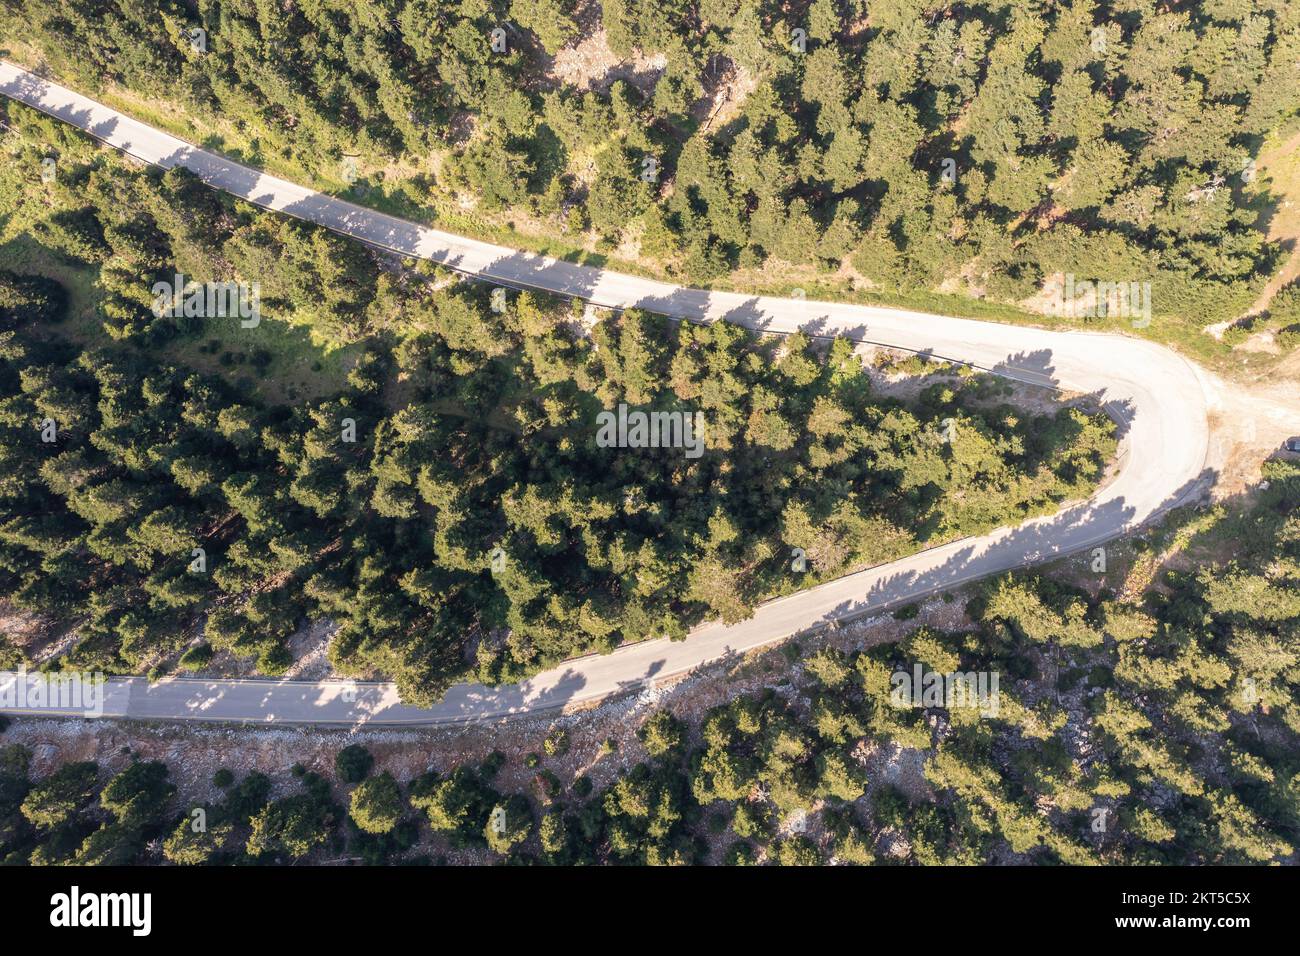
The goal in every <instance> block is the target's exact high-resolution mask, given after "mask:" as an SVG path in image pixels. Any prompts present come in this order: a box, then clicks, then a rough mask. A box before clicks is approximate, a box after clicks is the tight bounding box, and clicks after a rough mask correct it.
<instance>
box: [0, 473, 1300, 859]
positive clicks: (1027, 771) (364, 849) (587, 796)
mask: <svg viewBox="0 0 1300 956" xmlns="http://www.w3.org/2000/svg"><path fill="white" fill-rule="evenodd" d="M1265 474H1266V477H1267V479H1268V481H1269V483H1270V487H1269V489H1268V490H1267V491H1266V492H1264V493H1263V494H1261V495H1260V497H1259V499H1258V500H1257V501H1256V502H1255V503H1254V504H1252V505H1251V506H1249V507H1247V508H1245V509H1244V510H1243V509H1236V508H1225V507H1222V506H1220V507H1217V508H1215V509H1212V510H1209V511H1197V510H1195V509H1185V510H1184V511H1182V512H1180V513H1178V514H1176V515H1175V517H1174V518H1172V519H1171V520H1170V521H1169V522H1168V523H1167V524H1166V526H1165V527H1164V528H1162V529H1161V530H1160V531H1158V532H1156V533H1155V534H1154V535H1153V536H1152V537H1151V539H1150V540H1149V541H1148V545H1147V546H1148V548H1149V549H1151V550H1149V551H1147V552H1141V553H1140V555H1139V556H1140V557H1141V555H1142V554H1146V555H1148V556H1152V557H1154V556H1155V553H1158V552H1159V551H1162V550H1165V549H1168V550H1169V551H1170V552H1180V551H1184V550H1186V551H1187V553H1188V554H1189V555H1192V556H1196V557H1197V559H1198V560H1203V559H1204V556H1205V554H1207V553H1219V554H1220V555H1222V559H1221V560H1219V561H1214V562H1205V563H1203V564H1202V565H1201V569H1200V570H1172V569H1166V570H1164V571H1161V572H1160V573H1159V575H1158V576H1157V579H1156V580H1154V581H1153V582H1152V586H1151V587H1150V588H1149V590H1147V591H1146V593H1145V594H1139V595H1138V596H1137V597H1136V599H1131V600H1125V599H1120V598H1118V597H1117V596H1116V595H1114V594H1113V593H1111V592H1109V591H1107V590H1105V589H1102V590H1100V591H1093V590H1085V589H1082V588H1080V587H1078V586H1077V585H1076V584H1073V583H1071V582H1070V581H1069V580H1068V579H1067V577H1066V576H1065V575H1064V574H1057V575H1056V576H1044V575H1016V576H1010V577H1005V578H1001V579H997V580H993V581H990V582H987V583H986V584H984V585H982V586H981V587H980V588H979V589H978V590H977V592H976V593H975V594H974V596H973V598H972V600H971V601H970V603H969V604H968V606H967V608H966V611H967V614H968V615H969V619H970V621H971V627H970V628H968V629H963V630H960V631H954V632H943V631H936V630H934V629H932V628H924V627H923V628H916V629H914V630H912V631H911V632H910V633H908V634H907V635H906V636H905V637H904V639H903V640H902V641H901V642H899V643H896V644H883V645H877V646H875V647H873V648H870V649H868V650H854V649H849V650H847V651H845V650H840V649H837V648H835V647H825V646H823V647H821V648H820V649H816V650H814V649H812V648H809V649H805V650H800V649H799V648H797V647H796V648H794V650H793V652H790V648H784V649H782V650H773V651H770V652H769V654H768V657H769V660H768V661H767V662H766V663H764V662H762V661H760V662H759V663H758V664H756V665H754V666H760V667H762V666H766V667H767V668H768V669H769V670H770V671H771V674H772V676H770V677H769V678H768V680H769V681H770V682H771V684H772V686H771V689H769V690H766V691H762V692H759V693H750V694H744V695H741V696H738V697H736V698H734V699H732V700H731V701H730V702H728V703H726V704H723V705H720V706H717V707H714V708H712V709H710V710H708V711H707V712H705V713H704V714H703V715H702V716H700V717H699V718H691V717H686V718H682V717H679V716H677V715H675V714H674V713H673V712H672V710H671V708H666V709H660V710H653V709H652V710H650V711H649V712H646V713H643V714H642V715H640V716H639V717H638V718H637V721H636V722H637V723H638V724H639V726H638V728H637V730H636V732H635V735H634V737H633V739H632V740H631V741H630V742H628V743H626V744H624V746H623V748H622V750H615V749H613V748H612V746H611V743H610V742H605V743H604V744H602V745H601V746H600V747H599V749H596V748H595V747H594V746H593V745H586V746H588V748H589V750H590V751H593V752H587V753H585V754H580V755H578V760H577V761H576V766H578V767H590V766H591V765H593V764H595V765H597V766H599V765H600V764H601V763H602V762H604V761H610V762H616V763H617V765H618V766H619V767H620V769H619V770H618V772H617V773H616V774H614V775H613V778H612V779H611V780H610V781H609V782H608V783H606V784H604V785H602V786H600V787H596V786H593V782H592V779H591V778H590V776H589V775H588V772H579V773H576V774H575V773H573V772H572V771H568V772H564V771H563V768H564V767H566V766H573V764H565V763H564V762H563V761H564V758H565V756H566V754H567V752H568V750H569V749H570V747H574V746H577V744H575V743H574V742H573V740H572V739H571V732H570V731H567V730H565V729H564V728H562V727H557V728H555V729H552V730H551V731H549V732H548V733H547V734H546V737H545V739H544V740H541V741H540V743H539V746H538V747H537V750H536V752H532V753H529V754H527V755H525V756H524V757H523V758H522V765H523V767H524V768H527V769H526V770H521V768H514V771H515V774H514V779H518V775H519V773H523V776H524V779H526V780H527V781H528V785H527V786H526V787H523V788H521V789H518V788H516V787H515V786H509V785H505V784H503V783H502V781H501V778H502V776H503V773H504V771H503V766H504V765H505V764H506V758H505V757H504V755H502V754H501V753H493V754H489V755H488V756H487V757H486V759H484V760H482V761H481V762H473V761H471V762H469V763H464V762H458V763H457V764H456V765H448V764H447V763H446V761H445V760H443V759H441V758H439V759H438V764H439V767H440V768H441V769H437V770H435V769H430V770H428V771H427V772H425V773H421V774H419V775H417V776H414V777H412V778H411V779H407V780H398V779H395V778H394V776H393V774H392V773H391V772H390V771H388V770H386V769H381V768H379V767H377V766H375V765H374V764H375V761H374V759H373V758H372V756H371V755H370V753H369V752H368V751H367V750H366V748H365V747H364V746H360V745H356V744H352V745H349V746H346V747H344V748H343V749H342V750H340V751H339V753H338V755H337V760H336V761H335V766H334V767H333V768H331V769H329V770H327V771H326V772H325V773H321V772H316V771H309V770H306V769H305V768H303V767H301V766H299V767H295V768H294V770H293V774H292V777H293V778H296V780H295V779H289V780H287V781H284V782H283V783H282V785H281V786H280V787H279V788H278V789H277V790H276V792H275V793H273V792H272V790H273V788H272V782H271V780H270V779H268V778H267V777H266V775H265V774H262V773H260V772H258V771H253V772H251V773H247V774H245V775H244V776H243V777H242V778H241V779H239V780H238V781H237V780H236V778H235V775H234V774H232V773H231V772H230V771H228V770H222V771H220V772H219V773H218V774H217V778H216V781H215V782H216V784H217V792H218V794H219V796H218V798H216V799H204V800H199V799H196V798H194V797H193V795H190V794H184V793H177V792H176V787H174V786H173V785H172V784H171V783H169V775H168V767H167V766H166V764H164V763H161V762H158V761H152V760H146V759H137V758H132V759H131V761H130V762H129V763H128V764H127V766H126V768H125V769H123V770H121V771H119V772H116V773H113V774H109V773H106V772H105V771H104V770H103V769H102V768H99V767H97V766H96V765H95V764H93V763H87V762H74V763H67V764H64V765H62V766H60V767H57V768H56V769H54V770H53V771H51V772H48V773H46V774H43V775H41V776H40V778H39V779H31V778H32V776H33V775H32V774H30V773H29V765H30V761H31V754H30V752H29V751H28V750H27V748H25V747H24V746H23V745H21V744H8V745H6V746H4V747H0V857H2V858H3V859H4V861H5V862H10V863H21V862H26V861H28V860H30V861H31V862H34V863H53V862H75V863H106V862H116V863H122V862H154V863H161V862H170V863H175V864H201V863H232V862H264V863H274V862H279V863H291V862H295V861H300V860H315V861H322V860H327V859H328V860H338V859H340V858H342V859H344V860H349V861H352V862H368V863H380V862H396V861H407V862H440V861H445V862H457V861H462V862H463V861H483V860H485V859H486V860H496V861H510V862H544V863H551V864H575V863H586V864H598V863H637V864H689V863H704V862H710V863H730V864H745V863H778V864H783V865H808V864H821V863H838V864H891V863H892V864H906V863H911V864H929V865H933V864H979V863H1001V864H1007V863H1069V864H1090V863H1140V864H1148V865H1150V864H1177V863H1183V864H1252V863H1253V864H1260V863H1268V862H1285V861H1287V860H1290V859H1292V858H1293V856H1294V854H1295V851H1296V845H1297V840H1298V839H1300V836H1298V835H1297V834H1298V831H1300V759H1298V758H1297V753H1300V749H1298V748H1297V746H1296V739H1297V735H1298V734H1300V707H1298V706H1297V699H1300V698H1298V697H1297V691H1298V690H1300V686H1298V685H1300V666H1298V662H1300V655H1298V653H1297V642H1298V641H1300V632H1298V631H1297V622H1300V467H1297V465H1296V464H1295V463H1282V462H1275V463H1271V464H1269V465H1268V466H1266V468H1265ZM1225 543H1230V545H1229V547H1228V548H1227V550H1226V551H1225V550H1224V545H1225ZM784 659H788V660H791V661H793V660H800V663H799V665H798V666H797V667H796V668H794V669H793V670H792V671H789V672H787V673H785V674H782V672H783V671H786V670H787V665H786V664H785V663H784ZM778 660H781V661H782V663H781V665H780V666H778V665H777V661H778ZM918 662H919V663H922V664H923V665H924V666H926V667H929V668H933V669H935V670H937V671H950V670H953V669H956V668H961V669H968V670H995V671H1001V673H1002V675H1003V678H1004V679H1003V685H1002V687H1001V690H1000V698H1001V699H1000V706H999V707H998V710H997V713H996V715H994V716H991V717H990V716H987V715H981V714H980V713H979V712H977V711H975V710H971V709H966V708H962V707H947V708H945V707H926V708H899V707H897V706H895V705H894V702H893V701H892V700H891V696H890V679H891V672H894V671H895V670H896V669H899V668H901V669H904V670H906V669H909V668H911V667H912V666H913V665H914V663H918ZM881 752H883V753H884V754H886V755H888V754H893V755H896V756H895V758H894V759H893V760H887V761H884V762H883V763H882V762H880V761H874V762H873V761H871V760H870V759H869V757H870V755H873V754H878V753H881ZM909 755H915V756H916V757H918V758H919V764H918V765H919V766H920V768H921V776H920V779H919V780H918V779H910V780H907V779H906V778H904V779H903V780H900V779H891V776H892V775H891V774H890V773H889V772H888V771H887V769H886V768H888V767H889V766H896V765H906V764H907V763H909ZM868 766H870V767H871V768H873V769H872V770H868V769H867V767H868ZM319 769H320V770H326V768H319ZM557 771H559V772H557ZM593 772H594V771H593ZM200 810H201V811H202V817H201V819H202V822H203V826H202V827H197V826H196V825H195V821H196V820H198V819H200V817H199V816H198V815H197V814H196V811H200ZM494 814H495V817H494ZM494 819H495V820H496V821H497V823H496V825H493V820H494ZM485 853H486V854H487V856H486V857H484V856H483V854H485Z"/></svg>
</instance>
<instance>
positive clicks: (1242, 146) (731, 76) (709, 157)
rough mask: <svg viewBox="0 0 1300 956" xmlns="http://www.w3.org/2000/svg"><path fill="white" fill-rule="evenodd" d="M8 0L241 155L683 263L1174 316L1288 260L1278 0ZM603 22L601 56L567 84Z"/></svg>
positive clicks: (1241, 293)
mask: <svg viewBox="0 0 1300 956" xmlns="http://www.w3.org/2000/svg"><path fill="white" fill-rule="evenodd" d="M4 6H5V8H6V9H7V14H6V21H7V23H6V26H5V27H4V28H0V38H3V39H6V40H9V41H12V42H16V43H18V44H19V47H18V50H19V52H22V51H24V50H26V51H29V52H30V53H31V54H32V56H33V57H36V58H40V59H43V60H44V61H45V62H46V63H48V64H49V66H50V68H51V69H52V71H53V75H54V76H56V77H59V78H62V79H64V80H68V81H71V82H73V83H75V84H77V85H79V86H81V87H82V88H84V89H86V90H87V91H90V92H95V91H98V90H103V89H106V88H108V87H109V86H110V85H115V86H117V87H124V88H126V89H128V90H130V91H131V92H132V94H133V95H135V96H136V97H137V101H138V102H139V103H140V104H141V107H142V108H148V109H153V110H156V113H157V115H158V117H159V118H160V120H161V121H164V122H166V121H168V120H169V119H175V116H174V109H175V108H179V109H183V110H184V111H186V112H187V113H188V114H189V115H190V116H191V117H192V118H198V121H199V123H200V125H199V126H198V127H195V129H201V130H204V131H209V132H210V133H211V135H210V140H211V141H212V142H213V143H215V144H217V145H220V146H224V147H225V148H228V149H230V150H231V151H233V152H236V153H238V154H240V155H242V156H244V157H246V158H248V159H250V160H251V161H254V162H262V163H270V164H272V165H277V164H280V165H284V166H286V168H292V169H299V170H307V171H309V172H310V173H312V174H314V175H315V176H317V177H318V178H319V179H321V180H323V181H325V182H333V183H335V184H336V185H339V186H340V187H341V188H349V187H350V188H351V189H352V190H353V191H354V192H355V193H356V194H357V195H358V196H359V197H360V198H361V199H362V201H366V202H371V203H380V204H387V205H389V206H393V207H396V208H397V209H398V210H400V211H404V212H407V213H409V214H412V215H421V216H427V215H429V214H430V212H431V210H433V209H438V210H440V211H441V212H442V213H443V214H444V216H445V217H446V221H447V223H448V224H449V226H451V227H452V228H459V229H476V228H477V229H478V230H479V231H483V230H486V229H488V228H489V227H491V226H493V225H503V224H506V225H508V227H509V228H511V229H514V227H515V226H518V227H519V231H518V232H517V233H515V234H514V236H515V239H516V240H517V241H523V240H524V239H526V238H527V237H528V236H533V237H534V238H536V237H537V236H539V235H540V236H550V237H554V236H556V235H560V236H562V237H563V239H564V241H563V242H561V243H559V244H552V248H553V249H554V250H555V251H561V252H562V251H563V247H564V244H565V243H567V244H568V245H569V246H570V247H571V248H572V249H573V250H582V249H584V248H586V249H587V254H588V255H590V254H591V251H592V248H593V247H591V242H595V246H594V249H595V250H598V251H599V252H600V254H602V255H603V254H610V255H616V256H617V261H618V263H619V265H620V267H624V266H625V265H626V264H628V263H632V262H635V263H637V264H639V265H640V266H641V267H643V268H647V269H650V270H652V271H661V272H666V273H667V274H669V275H672V276H674V277H679V278H682V279H685V280H688V281H690V282H692V283H710V282H719V281H729V279H728V277H729V276H731V275H732V274H733V273H737V274H739V275H740V276H746V275H748V276H750V277H752V278H754V280H755V281H756V282H758V283H760V284H762V283H764V282H766V283H767V284H770V283H771V281H772V278H771V277H772V275H773V273H772V271H771V268H770V266H771V264H772V263H784V264H785V265H783V266H782V270H783V272H784V274H788V275H790V276H793V277H794V281H793V282H787V283H786V284H787V285H792V284H796V285H797V284H808V283H809V282H814V283H815V282H818V281H823V280H824V281H826V282H830V281H831V278H832V277H833V276H839V277H841V278H842V277H843V275H844V274H845V270H847V271H848V272H849V273H851V274H853V275H854V276H855V277H856V278H857V280H858V283H859V284H860V285H861V287H864V288H867V289H869V290H872V292H873V293H875V294H880V295H884V296H894V297H895V298H897V297H898V296H900V295H901V296H907V295H913V296H915V295H918V294H930V293H932V292H935V291H940V292H945V293H961V294H965V295H975V296H979V297H983V298H986V299H988V300H992V301H996V302H1003V303H1017V302H1021V301H1023V300H1026V299H1028V298H1029V297H1032V296H1034V295H1035V294H1037V293H1039V292H1040V290H1041V289H1042V287H1043V286H1044V285H1045V284H1046V283H1048V282H1049V281H1051V280H1052V279H1053V277H1057V278H1059V276H1060V275H1062V274H1070V275H1075V276H1078V277H1080V278H1081V279H1107V278H1109V279H1113V280H1115V281H1145V282H1150V283H1152V304H1153V309H1154V311H1155V313H1156V315H1157V316H1160V317H1162V318H1164V319H1166V320H1168V321H1164V322H1162V323H1157V327H1156V328H1155V329H1154V330H1153V333H1152V334H1157V335H1163V336H1166V337H1173V338H1180V339H1181V340H1184V341H1186V340H1190V339H1191V338H1192V336H1190V335H1185V334H1183V333H1186V332H1191V331H1193V330H1196V329H1199V328H1200V327H1201V326H1202V325H1204V324H1205V323H1207V322H1213V321H1216V320H1232V319H1236V318H1237V317H1238V316H1239V315H1241V314H1242V312H1243V311H1245V309H1246V308H1247V307H1248V306H1249V305H1250V304H1251V302H1252V301H1253V299H1254V296H1255V294H1256V293H1257V292H1258V290H1259V287H1260V286H1261V285H1262V283H1263V281H1264V278H1265V277H1266V276H1267V275H1268V274H1270V273H1271V272H1272V271H1273V269H1274V268H1275V266H1276V265H1277V263H1278V261H1279V258H1280V256H1281V254H1282V250H1281V248H1280V247H1279V245H1278V244H1276V243H1268V242H1266V241H1265V239H1264V236H1263V233H1262V231H1261V230H1260V229H1259V228H1258V227H1257V226H1258V222H1257V221H1258V220H1259V219H1260V217H1261V208H1260V206H1259V199H1260V197H1257V196H1252V195H1251V194H1250V193H1249V190H1248V187H1249V185H1250V183H1251V182H1252V181H1253V179H1254V176H1255V167H1254V157H1255V156H1256V153H1257V151H1258V148H1259V145H1260V143H1261V141H1262V140H1263V138H1264V135H1265V134H1266V133H1267V132H1268V131H1270V130H1271V129H1273V128H1274V127H1276V126H1277V125H1278V124H1279V123H1280V122H1281V121H1282V120H1283V119H1285V118H1286V117H1288V116H1289V115H1291V114H1292V113H1294V112H1295V110H1296V109H1297V107H1300V66H1297V62H1300V61H1298V58H1300V3H1296V2H1294V0H1211V2H1203V3H1173V4H1158V3H1156V2H1154V0H1117V2H1112V3H1094V2H1091V0H1077V2H1055V0H1053V2H1039V0H1013V2H1008V0H998V2H991V3H983V2H975V3H962V4H948V3H940V2H924V0H884V2H873V3H871V4H870V5H869V6H868V4H867V3H865V2H864V0H813V2H812V3H802V2H799V3H794V4H774V3H770V2H765V0H704V2H701V3H698V4H696V3H686V2H684V0H606V2H604V3H602V4H600V5H599V6H596V5H594V4H587V3H581V2H578V0H510V2H488V0H463V2H459V3H456V2H437V0H366V2H363V3H358V2H355V0H323V2H317V3H310V4H301V3H289V4H282V3H271V2H263V0H220V2H218V0H195V2H189V3H186V2H176V0H163V2H157V3H140V2H127V0H56V2H47V0H30V2H27V0H4ZM579 24H581V30H580V27H579ZM597 28H600V29H601V30H602V31H603V32H602V33H601V34H600V43H601V44H603V46H602V49H606V50H607V52H609V54H610V63H609V66H610V70H609V73H608V76H606V75H604V74H601V75H599V76H595V77H590V78H588V79H589V81H590V82H577V83H574V82H563V81H562V80H561V79H559V78H558V74H557V70H558V67H557V63H559V62H560V58H562V55H563V48H565V47H566V44H567V45H569V47H572V46H573V44H574V43H575V42H576V41H577V40H578V38H579V36H580V35H581V36H584V37H585V36H587V35H589V34H590V33H591V31H592V30H595V29H597ZM195 30H201V31H203V33H202V35H201V42H200V41H196V40H195V36H196V35H195V34H194V32H193V31H195ZM494 31H497V32H494ZM593 42H595V41H593ZM162 104H168V105H165V106H164V105H162ZM218 117H219V122H216V121H215V119H214V118H218ZM341 170H347V172H341ZM1263 198H1264V199H1267V197H1263ZM467 207H472V208H473V209H474V213H473V214H465V210H466V208H467ZM498 212H500V213H501V215H495V214H496V213H498ZM769 260H770V262H769ZM597 261H599V260H597ZM765 264H766V265H767V266H768V268H767V269H766V270H764V271H759V270H760V267H763V266H764V265H765ZM796 267H800V268H803V267H806V268H808V269H812V270H813V271H812V272H811V273H807V272H801V271H799V268H796ZM780 274H781V273H778V275H780ZM819 276H820V279H819V278H818V277H819ZM919 301H929V302H934V301H935V300H933V299H930V300H919ZM945 307H946V308H954V307H959V306H954V305H952V303H951V302H948V303H947V305H946V306H945ZM1293 324H1294V322H1293Z"/></svg>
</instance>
